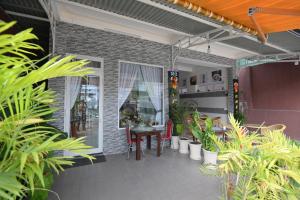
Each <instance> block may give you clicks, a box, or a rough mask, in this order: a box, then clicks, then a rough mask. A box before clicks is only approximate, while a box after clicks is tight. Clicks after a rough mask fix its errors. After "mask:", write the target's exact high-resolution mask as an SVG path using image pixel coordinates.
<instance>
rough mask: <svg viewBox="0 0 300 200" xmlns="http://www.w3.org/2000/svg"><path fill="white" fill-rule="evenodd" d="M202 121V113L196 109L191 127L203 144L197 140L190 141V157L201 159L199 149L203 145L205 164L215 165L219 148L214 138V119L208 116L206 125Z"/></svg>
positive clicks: (194, 134)
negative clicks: (202, 124)
mask: <svg viewBox="0 0 300 200" xmlns="http://www.w3.org/2000/svg"><path fill="white" fill-rule="evenodd" d="M200 122H201V118H200V113H199V112H197V111H196V112H194V113H193V122H192V124H191V125H190V126H189V127H190V130H191V132H192V134H193V136H194V137H195V138H197V140H198V141H201V144H200V143H199V142H197V141H196V142H191V143H190V149H191V154H190V158H191V159H194V160H197V159H201V154H200V151H199V149H200V148H201V147H202V149H203V156H204V164H213V165H215V164H216V163H217V151H216V150H217V148H216V145H215V142H214V139H213V138H212V136H213V135H215V132H214V130H213V121H212V119H211V118H207V119H206V120H205V123H204V125H205V126H204V127H202V126H201V124H200Z"/></svg>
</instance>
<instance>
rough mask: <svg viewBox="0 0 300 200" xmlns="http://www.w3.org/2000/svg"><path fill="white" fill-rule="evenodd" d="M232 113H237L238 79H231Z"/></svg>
mask: <svg viewBox="0 0 300 200" xmlns="http://www.w3.org/2000/svg"><path fill="white" fill-rule="evenodd" d="M233 113H234V116H237V115H238V114H239V80H238V79H233Z"/></svg>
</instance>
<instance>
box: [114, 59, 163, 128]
mask: <svg viewBox="0 0 300 200" xmlns="http://www.w3.org/2000/svg"><path fill="white" fill-rule="evenodd" d="M119 67H120V68H119V88H118V108H119V128H124V127H125V126H126V124H127V123H130V124H132V125H138V124H145V125H151V126H158V125H163V120H164V117H163V116H164V111H163V68H162V67H155V66H150V65H143V64H134V63H126V62H120V65H119Z"/></svg>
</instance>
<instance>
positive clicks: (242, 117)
mask: <svg viewBox="0 0 300 200" xmlns="http://www.w3.org/2000/svg"><path fill="white" fill-rule="evenodd" d="M234 118H235V120H236V121H238V122H239V123H240V125H244V124H245V123H246V116H245V115H244V114H243V113H241V112H238V113H237V114H235V115H234Z"/></svg>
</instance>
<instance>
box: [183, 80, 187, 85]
mask: <svg viewBox="0 0 300 200" xmlns="http://www.w3.org/2000/svg"><path fill="white" fill-rule="evenodd" d="M186 86H187V85H186V79H183V80H182V87H186Z"/></svg>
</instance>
